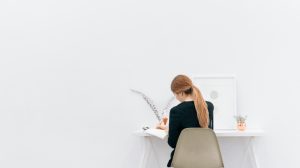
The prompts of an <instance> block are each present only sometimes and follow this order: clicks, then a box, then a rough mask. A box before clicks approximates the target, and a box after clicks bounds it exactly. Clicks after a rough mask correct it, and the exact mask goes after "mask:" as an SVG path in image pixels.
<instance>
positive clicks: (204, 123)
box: [171, 75, 209, 128]
mask: <svg viewBox="0 0 300 168" xmlns="http://www.w3.org/2000/svg"><path fill="white" fill-rule="evenodd" d="M171 90H172V92H174V93H177V94H178V93H180V92H184V93H185V94H187V95H188V94H192V95H193V98H194V103H195V108H196V111H197V118H198V121H199V124H200V126H201V128H208V124H209V115H208V109H207V104H206V102H205V100H204V98H203V96H202V94H201V92H200V90H199V89H198V88H197V87H196V86H194V85H193V82H192V80H191V79H190V78H189V77H187V76H186V75H177V76H176V77H175V78H174V79H173V81H172V84H171Z"/></svg>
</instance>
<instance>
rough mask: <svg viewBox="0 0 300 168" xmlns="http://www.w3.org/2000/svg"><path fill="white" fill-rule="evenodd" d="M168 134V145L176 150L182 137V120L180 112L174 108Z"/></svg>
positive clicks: (170, 117) (171, 112)
mask: <svg viewBox="0 0 300 168" xmlns="http://www.w3.org/2000/svg"><path fill="white" fill-rule="evenodd" d="M168 134H169V137H168V144H169V145H170V147H172V148H175V147H176V143H177V140H178V138H179V135H180V119H179V112H178V111H176V110H174V108H172V109H171V110H170V116H169V133H168Z"/></svg>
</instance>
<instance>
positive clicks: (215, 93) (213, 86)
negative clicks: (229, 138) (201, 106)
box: [192, 74, 237, 130]
mask: <svg viewBox="0 0 300 168" xmlns="http://www.w3.org/2000/svg"><path fill="white" fill-rule="evenodd" d="M192 82H193V84H194V85H195V86H196V87H198V88H199V90H200V92H201V94H202V96H203V98H204V100H205V101H210V102H212V103H213V105H214V112H213V114H214V115H213V117H214V119H213V128H214V130H215V129H233V130H237V123H236V119H235V118H234V116H235V115H236V75H234V74H222V75H203V74H201V75H198V74H194V75H192Z"/></svg>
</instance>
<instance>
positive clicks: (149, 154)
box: [145, 137, 151, 168]
mask: <svg viewBox="0 0 300 168" xmlns="http://www.w3.org/2000/svg"><path fill="white" fill-rule="evenodd" d="M148 141H149V143H150V145H149V150H148V151H147V153H146V165H145V168H148V165H149V160H150V156H151V149H150V147H151V141H150V137H148Z"/></svg>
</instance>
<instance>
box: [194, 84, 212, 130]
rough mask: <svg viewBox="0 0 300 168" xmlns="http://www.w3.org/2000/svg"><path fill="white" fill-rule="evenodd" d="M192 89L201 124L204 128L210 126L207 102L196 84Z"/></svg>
mask: <svg viewBox="0 0 300 168" xmlns="http://www.w3.org/2000/svg"><path fill="white" fill-rule="evenodd" d="M192 90H193V98H194V103H195V108H196V111H197V117H198V120H199V124H200V126H201V127H202V128H208V124H209V115H208V109H207V104H206V102H205V100H204V98H203V96H202V94H201V92H200V90H199V89H198V88H197V87H196V86H194V85H193V86H192Z"/></svg>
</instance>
